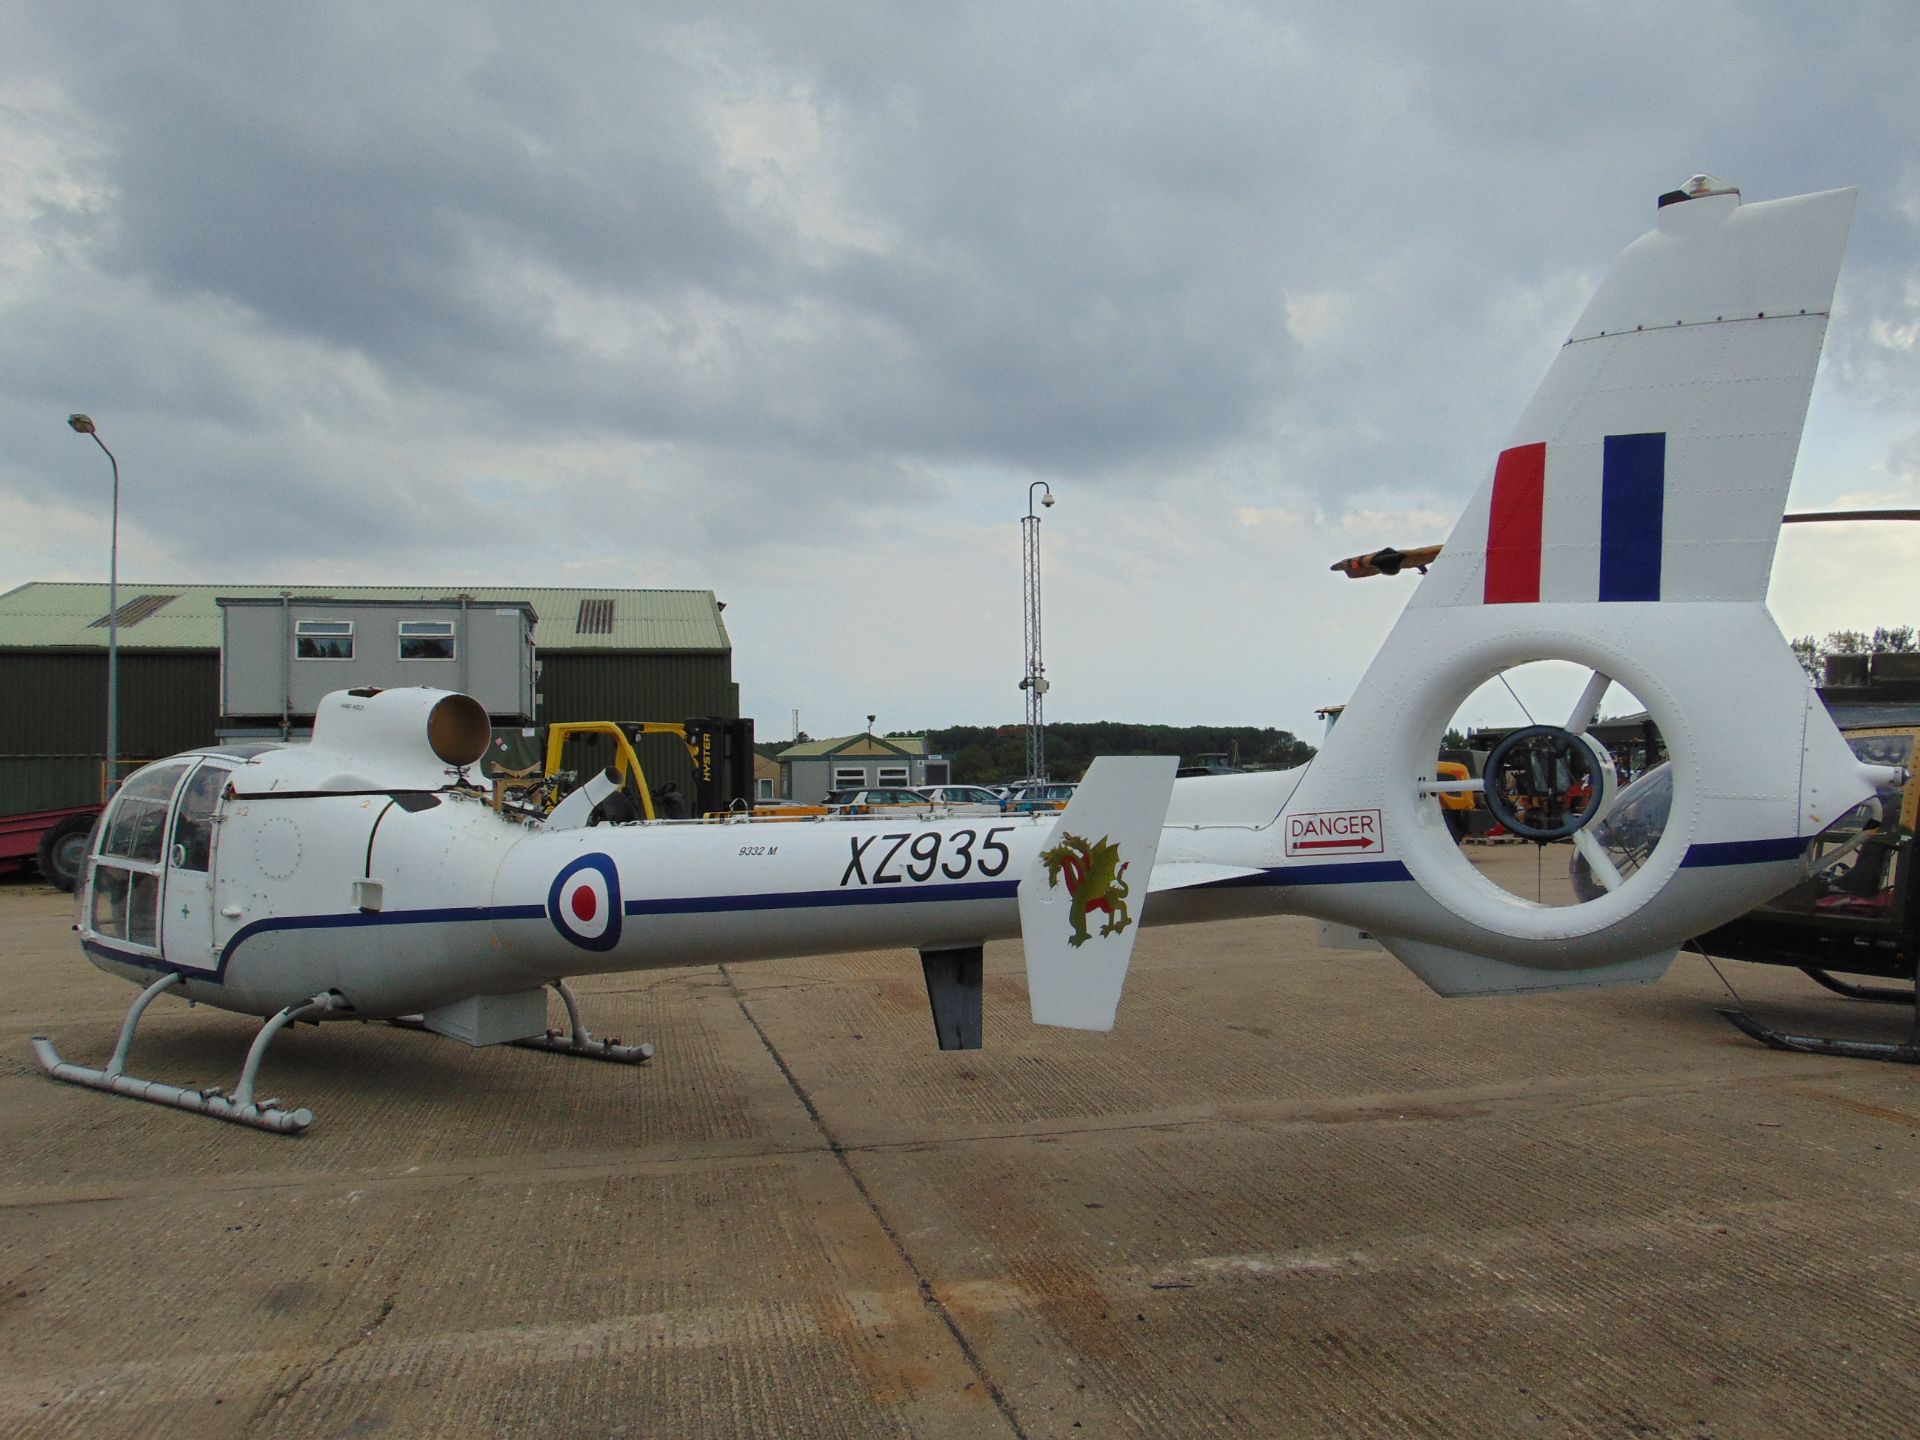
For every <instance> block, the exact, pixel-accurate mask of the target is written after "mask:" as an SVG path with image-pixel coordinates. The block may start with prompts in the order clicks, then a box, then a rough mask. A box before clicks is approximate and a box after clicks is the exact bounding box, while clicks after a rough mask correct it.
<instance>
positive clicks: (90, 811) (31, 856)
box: [0, 805, 101, 890]
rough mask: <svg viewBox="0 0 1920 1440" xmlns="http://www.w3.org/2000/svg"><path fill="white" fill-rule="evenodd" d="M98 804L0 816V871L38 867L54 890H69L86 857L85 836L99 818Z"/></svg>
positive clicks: (77, 877) (78, 876)
mask: <svg viewBox="0 0 1920 1440" xmlns="http://www.w3.org/2000/svg"><path fill="white" fill-rule="evenodd" d="M100 808H101V807H100V806H98V805H73V806H68V807H66V808H65V809H60V810H29V811H27V812H26V813H24V814H20V815H0V868H10V867H16V866H21V865H34V866H37V867H39V870H40V875H41V878H42V879H44V880H45V881H46V882H47V883H48V884H49V885H51V886H53V887H54V888H55V889H57V890H71V889H73V887H74V885H75V883H76V882H77V881H78V880H79V878H80V865H81V862H82V861H83V860H84V859H85V858H86V853H87V836H88V835H90V834H91V833H92V831H93V822H94V821H95V820H96V819H97V818H98V817H99V814H100Z"/></svg>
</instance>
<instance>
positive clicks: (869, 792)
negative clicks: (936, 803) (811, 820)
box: [820, 786, 933, 815]
mask: <svg viewBox="0 0 1920 1440" xmlns="http://www.w3.org/2000/svg"><path fill="white" fill-rule="evenodd" d="M820 803H821V804H822V805H824V806H826V807H827V808H828V809H829V810H834V811H838V812H839V813H840V814H843V815H867V814H871V813H872V812H873V811H875V810H904V809H918V810H930V809H932V808H933V799H932V797H931V796H929V795H928V794H927V793H926V792H925V791H923V790H909V789H907V788H906V787H905V786H880V787H876V788H872V789H864V790H829V791H828V792H827V798H826V799H824V800H822V801H821V802H820Z"/></svg>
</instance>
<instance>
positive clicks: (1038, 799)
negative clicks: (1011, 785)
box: [1007, 785, 1074, 815]
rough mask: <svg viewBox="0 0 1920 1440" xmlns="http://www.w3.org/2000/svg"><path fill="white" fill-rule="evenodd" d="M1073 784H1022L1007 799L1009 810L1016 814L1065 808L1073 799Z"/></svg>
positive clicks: (1029, 813)
mask: <svg viewBox="0 0 1920 1440" xmlns="http://www.w3.org/2000/svg"><path fill="white" fill-rule="evenodd" d="M1073 790H1074V787H1073V786H1071V785H1022V786H1019V787H1018V788H1016V789H1015V790H1014V792H1013V795H1012V797H1011V798H1010V799H1008V801H1007V810H1008V812H1009V813H1011V814H1015V815H1031V814H1033V813H1034V812H1036V811H1040V810H1064V809H1066V808H1067V802H1068V801H1069V800H1071V799H1073Z"/></svg>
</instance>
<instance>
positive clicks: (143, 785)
mask: <svg viewBox="0 0 1920 1440" xmlns="http://www.w3.org/2000/svg"><path fill="white" fill-rule="evenodd" d="M186 773H187V767H186V766H185V765H184V764H182V765H155V766H153V767H152V768H151V769H148V770H142V771H141V772H140V773H139V774H138V775H136V776H134V777H133V778H132V779H131V780H129V781H128V782H127V783H126V784H125V785H123V786H121V787H120V793H119V795H117V796H116V797H114V802H113V813H112V814H111V815H109V816H108V817H107V823H106V828H105V830H104V831H103V832H102V838H101V842H100V853H101V854H102V855H112V856H114V857H116V858H118V859H122V860H140V861H144V862H146V863H147V864H151V865H157V864H159V863H160V853H161V851H162V849H163V848H164V847H165V844H166V838H167V802H168V801H169V800H171V799H172V798H173V789H174V786H176V785H178V784H179V783H180V777H181V776H182V775H184V774H186Z"/></svg>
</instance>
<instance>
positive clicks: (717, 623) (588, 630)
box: [0, 581, 733, 653]
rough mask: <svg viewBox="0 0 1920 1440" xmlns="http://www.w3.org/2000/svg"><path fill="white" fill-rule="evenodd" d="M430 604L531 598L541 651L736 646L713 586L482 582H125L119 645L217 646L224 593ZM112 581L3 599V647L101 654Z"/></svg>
mask: <svg viewBox="0 0 1920 1440" xmlns="http://www.w3.org/2000/svg"><path fill="white" fill-rule="evenodd" d="M283 595H284V596H287V597H289V598H291V599H294V600H299V601H308V602H310V601H312V600H315V599H327V600H374V601H378V600H424V601H444V602H447V603H455V602H457V601H458V600H459V599H460V597H461V596H462V595H464V596H466V597H467V599H468V601H469V602H470V603H472V604H476V605H493V604H500V605H504V604H510V603H516V602H519V601H525V602H527V603H528V604H531V605H532V606H533V608H534V612H535V614H536V615H537V616H538V617H539V619H538V622H537V623H536V625H535V626H534V641H535V643H536V644H537V645H539V647H540V648H541V649H542V650H613V651H620V650H626V651H632V650H643V651H652V652H659V651H684V652H699V653H713V652H716V651H730V650H732V648H733V642H732V641H731V640H730V639H729V638H728V637H727V627H726V623H725V622H724V621H722V620H721V618H720V610H721V606H720V603H719V602H718V601H717V600H715V599H714V598H713V592H712V591H711V590H607V589H597V590H565V589H558V588H554V587H550V586H539V585H528V586H511V585H482V586H473V587H470V588H466V589H462V588H461V587H459V586H453V585H296V586H291V587H289V586H281V585H135V584H131V583H122V584H121V586H120V646H121V648H122V649H123V650H218V649H219V648H220V606H219V604H218V603H217V602H218V601H219V600H221V599H229V600H279V599H280V598H281V597H282V596H283ZM107 628H108V627H107V587H106V586H105V585H100V584H94V583H85V584H82V583H77V582H67V581H33V582H30V583H28V584H25V585H21V586H18V587H16V588H15V589H12V590H9V591H8V592H7V593H6V594H4V595H0V650H99V649H105V648H106V644H107Z"/></svg>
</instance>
